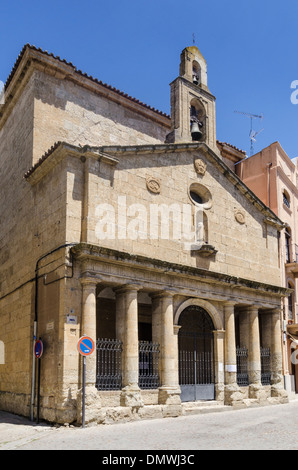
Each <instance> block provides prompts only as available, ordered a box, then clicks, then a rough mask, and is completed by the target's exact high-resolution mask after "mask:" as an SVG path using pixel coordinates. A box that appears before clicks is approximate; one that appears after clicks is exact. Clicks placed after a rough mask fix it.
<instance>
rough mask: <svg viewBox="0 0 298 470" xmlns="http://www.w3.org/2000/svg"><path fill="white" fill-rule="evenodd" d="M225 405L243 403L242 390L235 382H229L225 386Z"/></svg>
mask: <svg viewBox="0 0 298 470" xmlns="http://www.w3.org/2000/svg"><path fill="white" fill-rule="evenodd" d="M224 394H225V401H224V403H225V405H231V406H234V405H237V404H240V403H243V398H244V395H243V392H242V391H241V389H240V387H239V386H238V385H237V384H236V383H235V384H229V385H226V386H225V392H224Z"/></svg>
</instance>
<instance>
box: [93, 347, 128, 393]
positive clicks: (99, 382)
mask: <svg viewBox="0 0 298 470" xmlns="http://www.w3.org/2000/svg"><path fill="white" fill-rule="evenodd" d="M96 348H97V377H96V388H97V389H98V390H121V388H122V342H121V341H119V340H117V339H106V338H105V339H98V340H97V342H96Z"/></svg>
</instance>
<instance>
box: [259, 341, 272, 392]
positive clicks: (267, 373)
mask: <svg viewBox="0 0 298 470" xmlns="http://www.w3.org/2000/svg"><path fill="white" fill-rule="evenodd" d="M261 382H262V385H271V355H270V348H261Z"/></svg>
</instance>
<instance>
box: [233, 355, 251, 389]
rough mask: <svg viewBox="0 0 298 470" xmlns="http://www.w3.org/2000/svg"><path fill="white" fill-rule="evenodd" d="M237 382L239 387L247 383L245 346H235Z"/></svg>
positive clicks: (245, 385)
mask: <svg viewBox="0 0 298 470" xmlns="http://www.w3.org/2000/svg"><path fill="white" fill-rule="evenodd" d="M236 356H237V384H238V385H239V387H247V386H248V385H249V378H248V349H247V348H245V347H242V348H240V347H237V349H236Z"/></svg>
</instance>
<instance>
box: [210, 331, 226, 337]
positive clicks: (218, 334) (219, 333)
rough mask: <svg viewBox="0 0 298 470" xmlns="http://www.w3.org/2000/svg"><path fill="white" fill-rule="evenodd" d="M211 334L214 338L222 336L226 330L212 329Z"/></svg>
mask: <svg viewBox="0 0 298 470" xmlns="http://www.w3.org/2000/svg"><path fill="white" fill-rule="evenodd" d="M213 334H214V337H215V338H223V339H224V337H225V334H226V330H213Z"/></svg>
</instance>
